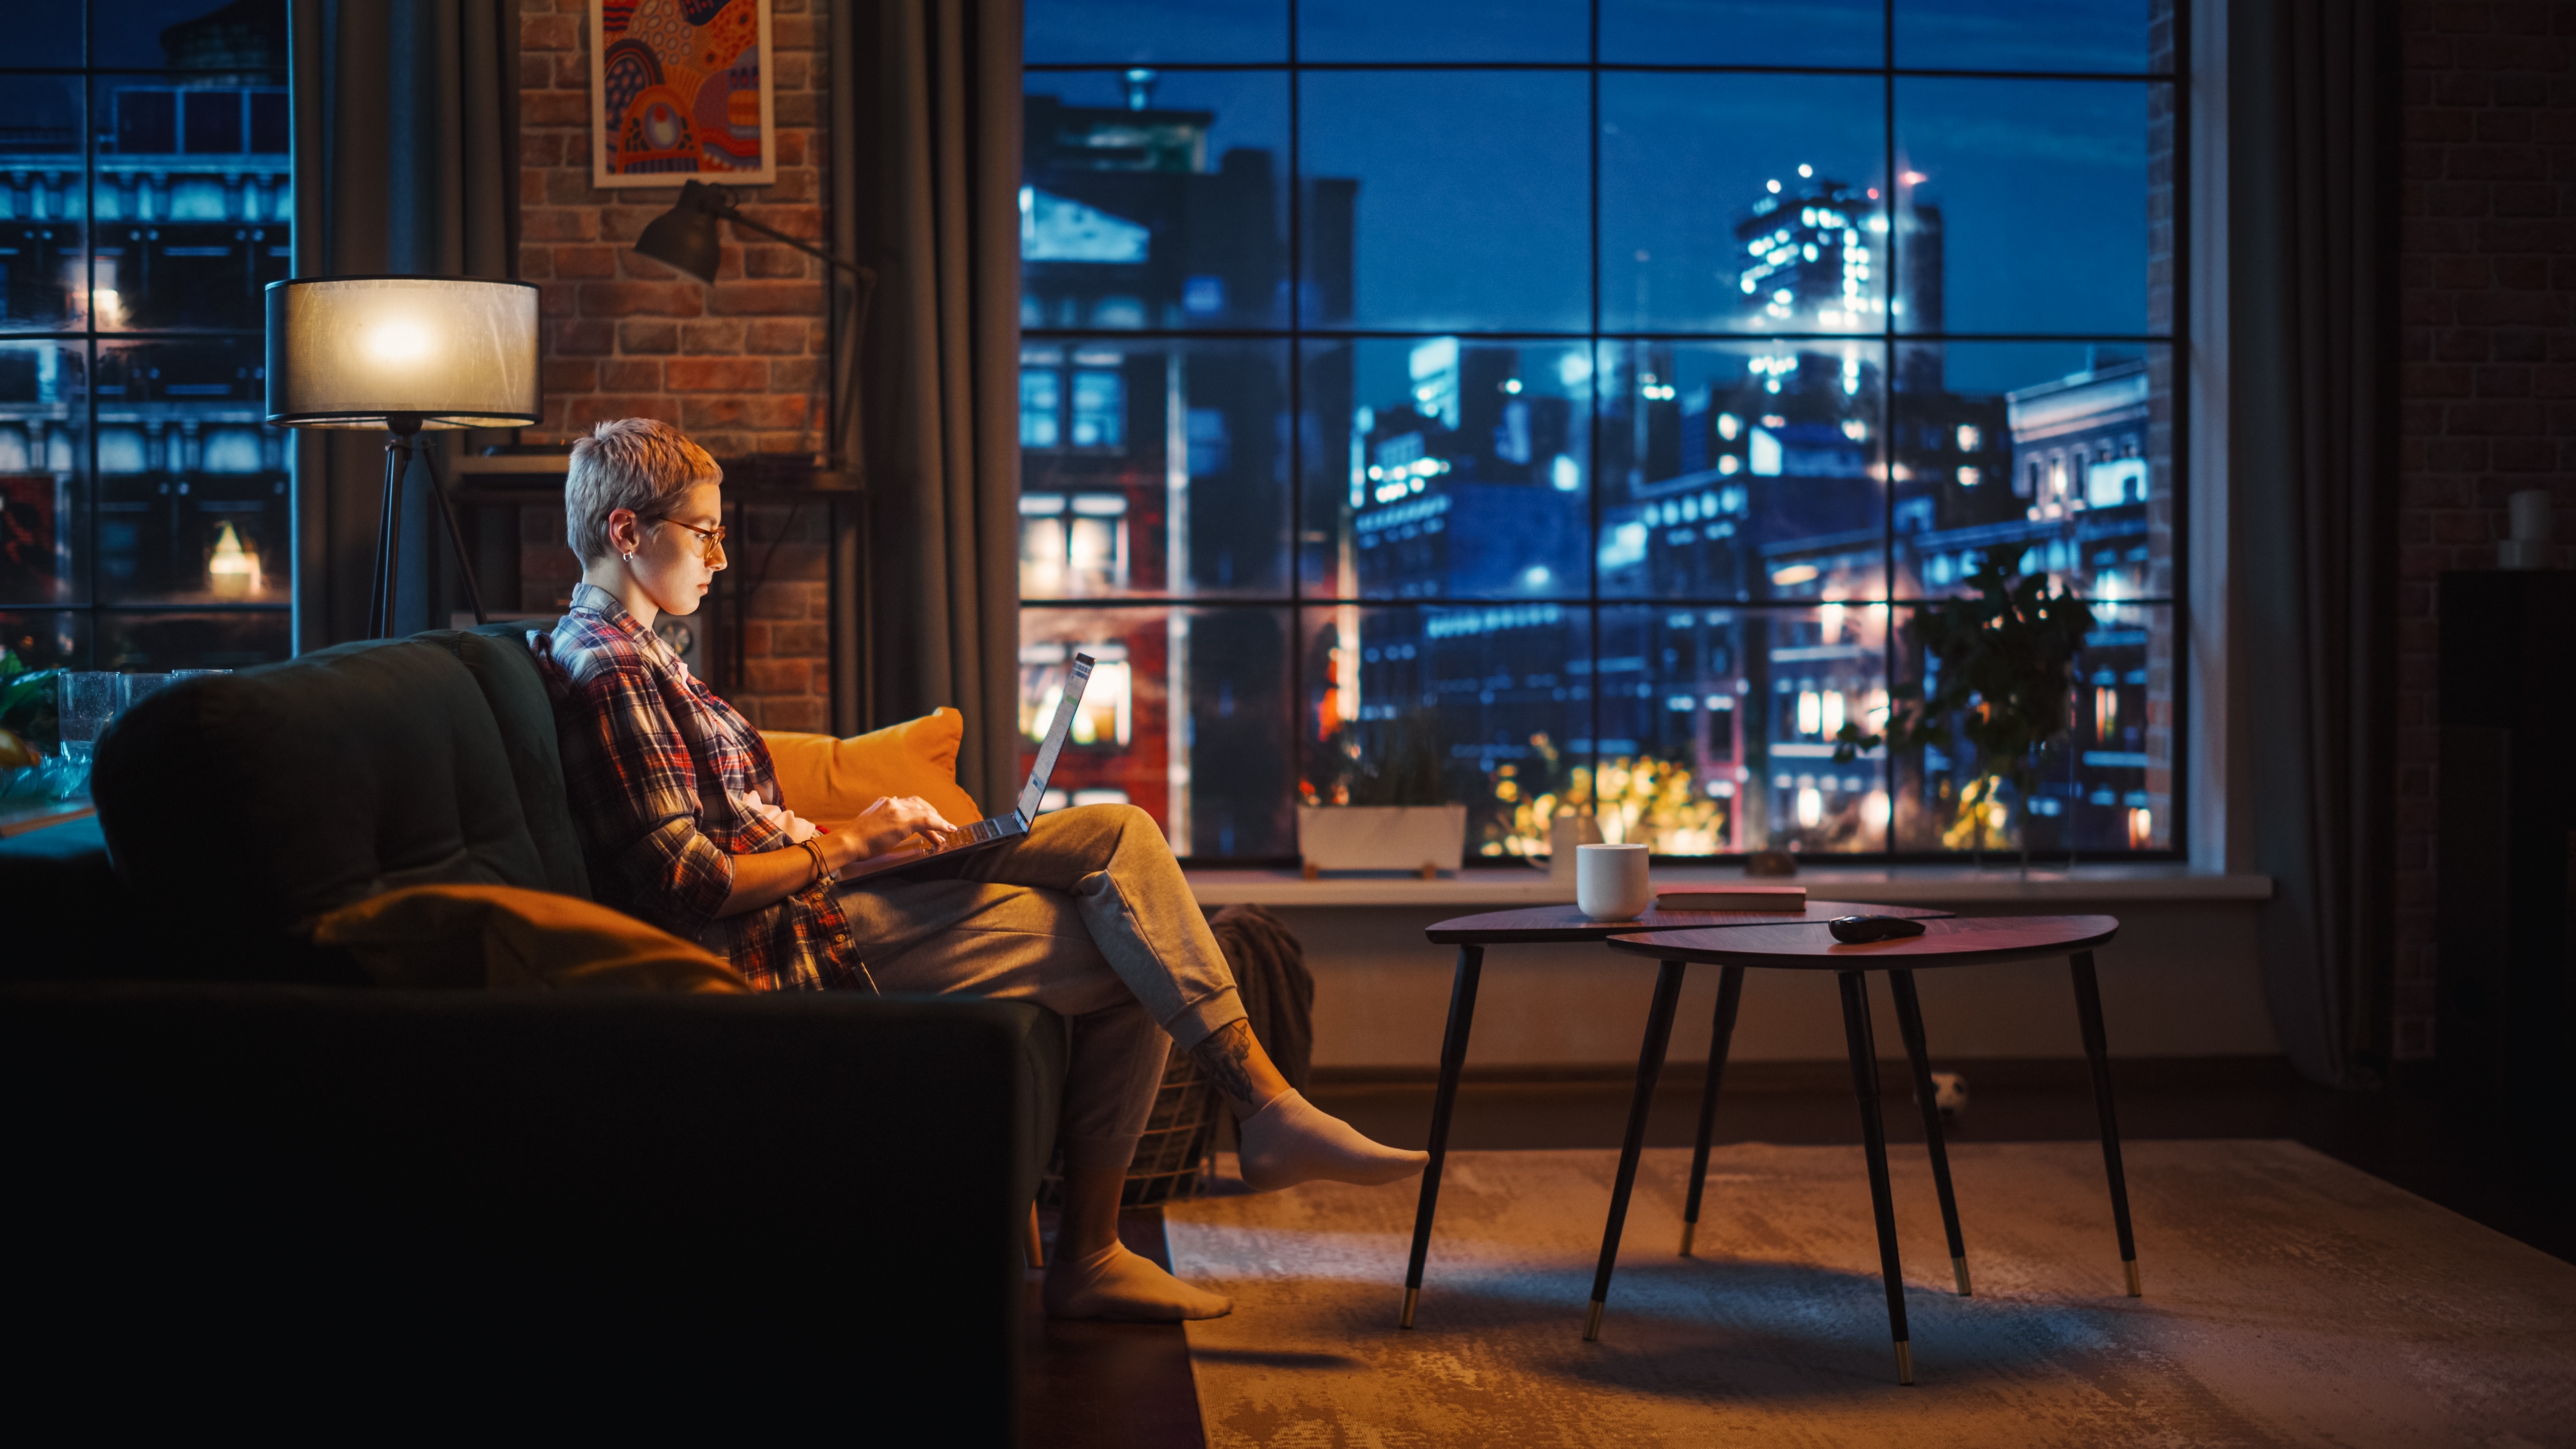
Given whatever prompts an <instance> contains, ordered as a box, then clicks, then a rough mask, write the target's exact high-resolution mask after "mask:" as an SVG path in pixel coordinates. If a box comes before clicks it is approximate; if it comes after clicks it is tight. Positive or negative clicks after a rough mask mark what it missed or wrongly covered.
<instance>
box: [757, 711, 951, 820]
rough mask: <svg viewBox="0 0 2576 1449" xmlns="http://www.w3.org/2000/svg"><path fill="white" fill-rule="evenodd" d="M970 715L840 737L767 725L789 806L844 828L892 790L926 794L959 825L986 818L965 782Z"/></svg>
mask: <svg viewBox="0 0 2576 1449" xmlns="http://www.w3.org/2000/svg"><path fill="white" fill-rule="evenodd" d="M965 735H966V716H964V715H962V714H959V713H958V712H957V711H956V710H954V709H950V708H948V707H946V706H942V707H940V708H939V709H936V710H933V711H932V712H930V713H929V714H926V715H923V716H922V717H921V718H919V719H908V720H905V721H904V722H903V723H901V724H898V725H887V726H886V727H885V728H884V729H881V730H874V731H871V732H869V733H867V734H863V735H854V736H852V737H851V738H849V739H846V740H838V739H834V738H832V737H831V736H830V735H808V734H790V733H783V732H773V731H769V730H763V731H761V734H760V739H761V743H763V744H765V745H767V746H769V758H770V761H771V762H772V763H773V764H775V765H777V767H778V793H779V794H780V795H781V796H783V797H785V800H784V803H785V804H786V806H787V808H788V809H790V810H793V811H795V812H796V813H797V814H799V815H802V816H804V817H805V818H806V819H808V820H811V821H813V822H814V823H815V824H817V825H822V826H833V827H837V826H838V825H840V824H841V822H843V821H845V820H849V819H851V818H853V817H855V816H856V815H857V814H858V813H859V812H860V811H862V810H865V809H866V808H868V806H869V805H870V804H872V803H874V802H876V801H878V800H882V799H884V798H885V797H886V796H888V795H918V796H920V797H921V798H922V799H924V800H927V801H929V802H930V805H931V808H932V809H934V810H937V811H938V812H939V813H940V814H942V815H945V816H947V817H948V820H949V823H950V824H953V825H968V824H972V823H973V822H975V821H978V820H981V819H983V818H984V812H982V811H981V810H978V809H976V808H975V802H974V800H973V799H972V798H971V797H969V796H968V795H967V793H966V792H965V791H964V790H962V789H959V788H958V785H957V746H958V743H959V741H961V740H962V739H964V738H965Z"/></svg>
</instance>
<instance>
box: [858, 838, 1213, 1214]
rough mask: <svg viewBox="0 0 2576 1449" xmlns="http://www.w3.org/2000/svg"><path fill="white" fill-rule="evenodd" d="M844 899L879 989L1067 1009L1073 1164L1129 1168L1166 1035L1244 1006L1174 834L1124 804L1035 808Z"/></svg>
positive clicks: (1188, 1038) (1068, 1147)
mask: <svg viewBox="0 0 2576 1449" xmlns="http://www.w3.org/2000/svg"><path fill="white" fill-rule="evenodd" d="M841 905H842V907H843V908H844V909H845V910H847V911H848V912H849V916H850V933H851V935H852V936H853V937H855V938H856V939H857V941H858V943H859V954H860V955H861V956H862V957H863V958H864V959H865V960H866V961H867V963H868V971H869V973H870V974H871V975H873V976H874V977H875V978H876V983H877V986H878V989H880V990H882V991H886V992H888V993H900V994H917V995H926V996H974V997H982V998H986V999H990V1000H997V1001H1033V1002H1036V1003H1037V1004H1038V1005H1040V1006H1043V1007H1045V1008H1047V1009H1048V1010H1050V1011H1053V1012H1055V1013H1057V1014H1058V1015H1060V1016H1064V1017H1066V1018H1068V1019H1069V1020H1071V1022H1072V1023H1073V1059H1072V1061H1071V1063H1070V1064H1069V1068H1068V1071H1067V1074H1066V1080H1065V1088H1064V1116H1063V1128H1062V1130H1061V1132H1060V1134H1059V1140H1060V1141H1061V1143H1062V1144H1063V1147H1064V1158H1065V1163H1066V1165H1067V1166H1069V1167H1083V1168H1090V1167H1117V1168H1123V1167H1125V1166H1126V1165H1127V1163H1128V1161H1129V1159H1131V1158H1133V1157H1134V1156H1135V1154H1136V1140H1137V1138H1138V1137H1139V1136H1141V1135H1142V1134H1143V1133H1144V1130H1145V1119H1146V1116H1147V1115H1148V1114H1149V1113H1150V1112H1151V1111H1152V1110H1153V1105H1154V1090H1155V1088H1156V1087H1157V1086H1159V1085H1160V1084H1161V1082H1162V1079H1163V1062H1164V1058H1165V1057H1166V1056H1167V1055H1168V1054H1169V1051H1170V1046H1171V1043H1172V1042H1178V1043H1179V1044H1180V1045H1181V1046H1182V1047H1184V1048H1189V1047H1195V1046H1197V1045H1198V1044H1199V1043H1200V1042H1201V1041H1204V1040H1206V1039H1207V1036H1208V1034H1209V1033H1211V1032H1213V1031H1215V1030H1216V1029H1217V1028H1219V1027H1222V1026H1224V1025H1225V1024H1227V1023H1228V1022H1233V1021H1240V1020H1242V1019H1243V1002H1242V999H1241V998H1240V997H1239V996H1238V995H1237V994H1236V992H1235V987H1234V975H1233V973H1232V972H1231V971H1229V970H1227V968H1226V964H1225V956H1224V954H1223V953H1222V952H1221V951H1219V949H1218V948H1217V944H1216V937H1215V936H1213V935H1211V934H1210V933H1209V931H1208V928H1207V921H1206V918H1205V917H1203V916H1201V915H1200V913H1199V906H1198V901H1197V899H1196V898H1195V897H1193V896H1192V895H1191V894H1190V887H1189V882H1188V881H1187V880H1186V879H1184V878H1183V877H1182V875H1181V868H1180V864H1179V863H1178V862H1177V861H1175V860H1173V859H1172V848H1171V846H1170V844H1169V843H1167V842H1166V841H1165V840H1164V839H1163V832H1162V831H1161V830H1160V829H1159V828H1158V827H1156V826H1155V824H1154V818H1153V817H1152V816H1150V815H1148V814H1146V813H1145V812H1144V811H1142V810H1139V809H1137V808H1136V807H1135V806H1132V805H1086V806H1082V807H1080V808H1078V809H1073V810H1059V811H1057V812H1055V813H1054V814H1051V815H1041V816H1039V817H1038V819H1037V821H1036V823H1035V824H1034V825H1033V826H1032V827H1031V829H1030V831H1029V833H1028V834H1027V835H1025V836H1022V837H1021V838H1019V839H1018V840H1015V841H1013V842H1011V843H1009V844H1007V845H998V846H994V847H993V848H991V849H989V850H979V851H974V852H972V853H969V854H965V855H960V856H958V857H956V858H955V859H954V860H953V861H950V862H941V863H937V864H934V865H930V866H926V867H924V868H922V870H920V871H918V872H915V873H912V874H907V875H905V876H902V877H900V878H898V879H894V880H888V881H873V882H864V883H861V884H858V885H853V886H850V887H848V888H846V889H845V890H843V891H842V892H841Z"/></svg>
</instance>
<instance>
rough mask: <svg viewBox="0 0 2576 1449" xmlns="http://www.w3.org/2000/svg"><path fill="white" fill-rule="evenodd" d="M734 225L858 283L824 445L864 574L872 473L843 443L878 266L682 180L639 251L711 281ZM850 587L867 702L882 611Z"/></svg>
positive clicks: (837, 359) (727, 195)
mask: <svg viewBox="0 0 2576 1449" xmlns="http://www.w3.org/2000/svg"><path fill="white" fill-rule="evenodd" d="M728 221H729V222H732V223H733V224H734V225H736V226H738V227H741V228H743V229H744V230H746V231H756V232H758V233H760V234H761V235H762V236H765V237H768V238H770V239H771V240H773V241H777V242H780V243H783V244H785V245H787V246H791V247H794V248H795V249H796V250H798V251H800V252H803V253H804V254H805V255H807V256H809V257H813V258H815V259H816V260H818V261H820V262H822V263H823V264H824V265H825V266H828V267H831V268H832V269H834V270H835V271H838V272H840V273H841V274H842V275H844V276H846V277H848V278H849V279H850V280H851V281H852V282H854V283H856V284H857V285H856V287H855V288H854V291H853V294H852V296H851V297H850V300H849V303H848V307H849V314H848V315H849V320H848V322H847V323H846V324H844V326H843V328H842V330H841V334H840V336H839V337H838V338H836V339H835V343H836V345H835V346H834V347H833V349H832V363H833V366H834V367H835V368H836V369H837V375H836V376H835V377H834V378H833V382H832V416H831V418H830V424H831V433H830V435H829V437H828V438H827V440H826V447H827V449H828V458H827V463H826V466H828V467H829V468H832V469H835V470H840V471H844V472H846V473H848V474H849V475H850V476H851V477H853V478H856V479H858V480H860V488H861V493H860V498H859V505H858V513H859V518H858V536H859V538H858V550H859V557H860V559H861V560H862V563H861V568H862V569H863V570H864V568H865V567H866V565H865V563H864V560H865V559H866V558H867V557H868V544H869V522H870V520H869V516H868V515H869V512H870V510H869V508H868V504H867V498H866V493H865V486H866V485H865V478H866V472H865V470H864V469H863V468H862V467H861V466H860V462H859V460H858V459H857V458H853V457H847V456H845V455H844V454H843V453H842V447H843V440H844V439H846V438H848V437H849V435H850V414H851V409H852V408H853V407H854V406H855V405H856V403H857V398H858V386H857V384H858V375H859V363H858V355H859V340H860V337H861V334H863V333H864V332H865V331H866V329H867V325H868V301H869V299H870V298H871V297H872V296H874V295H875V293H876V288H877V274H876V272H875V271H874V270H873V269H871V268H868V267H863V266H861V265H859V264H858V263H857V262H852V261H845V260H843V259H842V258H840V257H836V256H834V255H832V254H831V253H830V252H827V251H825V250H823V249H822V248H821V247H818V246H816V245H814V244H813V243H812V242H809V241H801V240H799V239H797V238H795V237H792V236H789V235H788V234H787V233H785V232H783V231H780V230H778V229H777V228H775V227H769V226H763V225H761V224H760V223H759V222H756V221H754V220H752V219H751V218H750V217H747V216H745V215H743V214H742V211H741V209H740V208H738V207H736V206H735V205H734V200H733V194H732V193H731V192H728V191H726V190H725V189H724V188H723V187H721V186H716V185H713V184H710V183H708V182H704V181H690V182H686V183H683V184H682V185H681V187H680V200H679V202H678V204H676V205H674V206H673V207H672V208H671V209H670V210H669V211H666V212H664V213H662V214H661V215H660V216H657V217H655V218H653V220H652V221H650V222H648V223H646V224H645V227H644V231H643V233H642V235H640V236H638V237H636V238H635V250H636V252H637V254H638V255H641V256H647V257H651V258H652V259H653V260H655V261H657V262H662V263H664V264H666V265H669V266H673V267H677V268H679V269H680V270H681V271H683V272H686V273H688V274H689V275H690V276H693V277H695V278H697V279H698V280H699V281H701V282H706V283H710V284H712V283H713V282H714V281H715V279H716V264H717V262H718V260H719V258H720V257H721V256H722V255H723V240H724V239H723V226H722V224H723V223H725V222H728ZM850 586H851V587H852V588H854V589H856V590H857V591H858V598H857V600H856V603H857V606H858V620H857V625H858V634H859V643H858V650H859V653H858V658H859V666H858V668H859V679H860V689H861V696H860V697H861V699H862V701H864V700H865V699H866V698H867V695H866V689H867V683H866V682H867V680H868V678H869V676H870V675H871V673H872V672H873V651H874V647H875V638H876V608H875V601H874V599H873V597H872V595H873V593H874V590H873V589H871V588H868V587H866V586H865V585H863V584H862V583H861V582H860V581H859V580H856V579H853V580H852V581H851V585H850ZM863 713H864V710H863Z"/></svg>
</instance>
